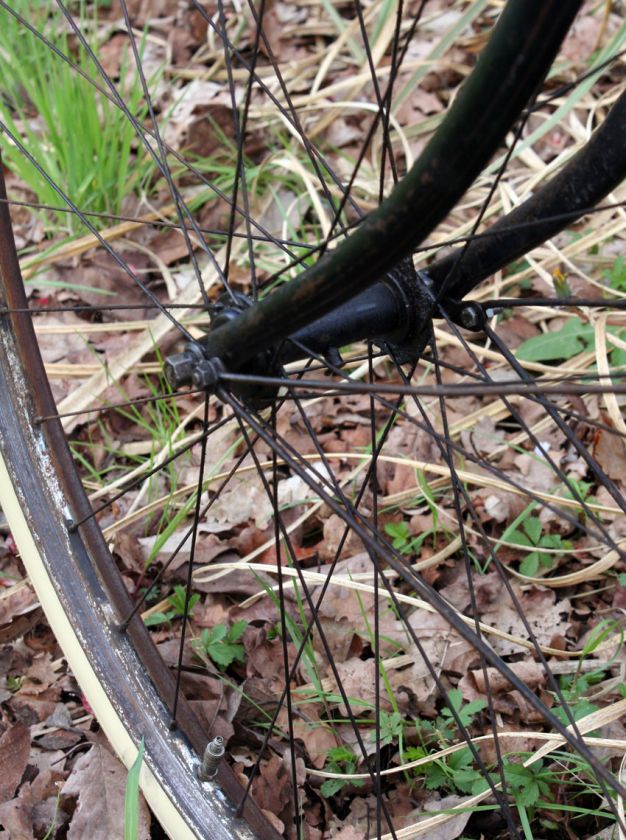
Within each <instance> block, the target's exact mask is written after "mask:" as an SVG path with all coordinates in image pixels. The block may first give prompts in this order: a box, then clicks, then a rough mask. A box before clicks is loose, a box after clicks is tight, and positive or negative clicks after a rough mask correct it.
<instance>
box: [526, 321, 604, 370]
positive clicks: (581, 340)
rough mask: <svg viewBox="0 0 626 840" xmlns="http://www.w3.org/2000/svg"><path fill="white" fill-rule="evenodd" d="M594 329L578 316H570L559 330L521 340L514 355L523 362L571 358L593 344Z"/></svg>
mask: <svg viewBox="0 0 626 840" xmlns="http://www.w3.org/2000/svg"><path fill="white" fill-rule="evenodd" d="M593 338H594V329H593V326H592V325H591V324H588V323H586V322H584V321H582V320H581V319H580V318H578V317H574V318H570V319H569V320H568V321H567V323H566V324H565V325H564V326H563V327H561V329H560V330H555V331H554V332H546V333H542V334H541V335H536V336H533V337H532V338H529V339H527V340H526V341H523V342H522V343H521V344H520V346H519V347H518V348H517V350H516V352H515V355H516V356H517V358H518V359H521V360H522V361H524V362H555V361H560V360H561V359H571V358H572V357H573V356H577V355H578V354H579V353H582V352H583V350H587V349H588V348H589V347H590V346H591V345H592V344H593Z"/></svg>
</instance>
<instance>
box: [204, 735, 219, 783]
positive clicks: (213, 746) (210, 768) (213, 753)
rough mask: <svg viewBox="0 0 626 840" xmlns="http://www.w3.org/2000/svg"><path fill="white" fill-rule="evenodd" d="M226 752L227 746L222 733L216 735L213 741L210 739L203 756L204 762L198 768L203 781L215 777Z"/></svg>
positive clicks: (208, 780)
mask: <svg viewBox="0 0 626 840" xmlns="http://www.w3.org/2000/svg"><path fill="white" fill-rule="evenodd" d="M225 752H226V747H225V746H224V739H223V738H222V736H221V735H216V736H215V738H213V740H212V741H209V743H208V744H207V745H206V748H205V750H204V755H203V756H202V764H200V765H199V767H198V770H197V774H198V778H199V779H200V781H201V782H210V781H211V779H214V778H215V776H216V774H217V768H218V767H219V763H220V761H221V760H222V758H223V756H224V753H225Z"/></svg>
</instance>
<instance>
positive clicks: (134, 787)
mask: <svg viewBox="0 0 626 840" xmlns="http://www.w3.org/2000/svg"><path fill="white" fill-rule="evenodd" d="M143 754H144V742H143V738H142V739H141V743H140V744H139V749H138V750H137V758H136V759H135V760H134V762H133V766H132V767H131V768H130V770H129V771H128V779H127V780H126V793H125V795H124V840H137V837H138V836H139V774H140V772H141V764H142V762H143Z"/></svg>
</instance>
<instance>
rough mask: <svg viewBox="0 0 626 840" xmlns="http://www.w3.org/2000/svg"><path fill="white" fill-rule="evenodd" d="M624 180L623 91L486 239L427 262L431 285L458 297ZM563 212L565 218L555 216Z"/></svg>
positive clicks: (625, 115) (625, 105)
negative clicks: (563, 159)
mask: <svg viewBox="0 0 626 840" xmlns="http://www.w3.org/2000/svg"><path fill="white" fill-rule="evenodd" d="M625 178H626V93H623V94H622V95H621V96H620V98H619V99H618V100H617V102H616V103H615V104H614V105H613V107H612V108H611V110H610V111H609V113H608V115H607V117H606V119H605V120H604V122H603V123H602V125H601V126H600V127H599V128H598V129H596V131H595V132H594V134H593V135H592V137H591V139H590V140H589V142H588V143H586V145H585V146H583V148H582V149H581V150H580V151H579V152H577V154H576V155H575V156H574V157H573V158H572V159H571V160H570V161H569V163H568V164H567V165H566V166H564V167H563V169H562V170H561V171H560V172H559V173H558V174H557V175H555V176H554V178H552V179H551V180H550V181H548V183H547V184H545V185H544V186H543V187H542V188H541V189H540V190H538V191H537V192H536V193H535V194H534V195H533V196H532V197H531V198H529V199H528V200H527V201H525V202H524V203H523V204H520V205H519V207H516V208H515V209H514V210H512V211H511V212H510V213H507V215H506V216H503V217H502V218H501V219H500V220H499V221H498V222H496V224H494V225H493V226H492V227H491V228H490V229H489V234H490V235H489V236H488V237H485V238H482V239H477V240H474V241H473V242H470V243H469V244H468V245H467V247H465V248H458V249H456V250H455V251H453V252H452V253H450V254H448V255H447V256H446V257H445V258H443V259H441V260H437V261H436V262H434V263H433V264H432V265H430V266H429V268H428V275H429V276H430V278H431V280H432V281H433V286H434V289H435V290H437V289H441V288H442V287H443V286H444V284H445V297H448V298H452V299H456V300H459V301H460V300H462V298H463V297H464V296H465V295H466V294H467V293H468V292H470V291H471V290H472V289H473V288H475V287H476V286H477V285H478V283H480V282H481V281H482V280H484V279H485V278H487V277H489V276H490V275H491V274H493V273H494V272H496V271H498V270H499V269H500V268H503V267H504V266H505V265H507V264H508V263H510V262H512V261H513V260H515V259H517V258H518V257H521V256H522V255H523V254H526V253H527V252H528V251H530V250H532V249H533V248H535V247H536V246H537V245H540V244H541V243H542V242H545V241H546V239H549V238H550V237H551V236H554V235H555V234H557V233H559V231H561V230H563V229H564V228H565V227H567V226H568V225H570V224H572V223H573V222H574V221H576V216H575V214H577V213H580V214H581V215H582V214H583V213H584V211H585V210H589V209H590V208H591V207H593V206H594V205H595V204H597V203H598V202H600V201H601V200H602V199H603V198H605V197H606V196H607V195H608V193H610V192H611V190H613V189H615V187H617V186H618V185H619V184H620V183H621V182H622V181H623V180H624V179H625ZM563 216H569V218H567V219H564V218H559V217H563ZM552 217H554V219H553V221H550V219H551V218H552ZM542 219H545V220H546V221H543V222H542V221H541V220H542ZM535 222H537V224H534V223H535Z"/></svg>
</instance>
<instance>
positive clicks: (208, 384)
mask: <svg viewBox="0 0 626 840" xmlns="http://www.w3.org/2000/svg"><path fill="white" fill-rule="evenodd" d="M221 372H222V364H221V362H220V360H219V359H204V361H202V362H200V363H199V364H197V365H196V366H195V368H194V371H193V376H192V379H191V381H192V382H193V386H194V388H198V389H200V390H205V391H210V390H212V389H213V388H215V386H216V385H217V383H218V382H219V379H220V374H221Z"/></svg>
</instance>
